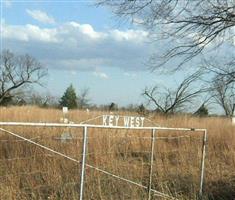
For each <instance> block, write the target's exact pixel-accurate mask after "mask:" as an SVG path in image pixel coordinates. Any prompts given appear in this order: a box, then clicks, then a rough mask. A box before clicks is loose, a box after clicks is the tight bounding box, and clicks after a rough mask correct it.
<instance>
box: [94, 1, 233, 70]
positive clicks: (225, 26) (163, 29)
mask: <svg viewBox="0 0 235 200" xmlns="http://www.w3.org/2000/svg"><path fill="white" fill-rule="evenodd" d="M98 5H104V6H109V7H111V8H112V10H113V12H114V13H115V14H116V15H117V16H119V17H124V18H125V19H131V21H132V22H134V23H139V24H141V25H143V26H144V27H145V28H146V29H147V30H148V31H149V32H150V33H151V35H152V38H153V40H158V39H160V40H165V41H166V42H167V46H168V47H169V48H167V49H166V50H165V51H163V49H161V51H162V52H163V53H162V55H161V58H162V59H161V60H160V62H158V61H159V57H158V56H156V55H154V56H153V57H152V59H151V60H152V64H153V65H154V67H155V68H156V67H158V66H162V65H164V64H166V63H168V62H169V61H170V60H172V59H174V58H177V61H178V63H177V65H175V66H176V69H178V68H179V67H181V66H182V65H183V64H184V63H186V62H188V61H190V60H191V59H192V58H194V57H195V56H197V55H199V54H201V53H203V52H204V50H205V47H207V46H209V45H212V46H213V48H215V47H218V45H219V44H221V43H223V42H224V41H231V39H232V38H233V37H234V32H233V31H234V26H235V2H234V0H193V1H192V0H184V1H179V0H143V1H142V0H119V1H113V0H98Z"/></svg>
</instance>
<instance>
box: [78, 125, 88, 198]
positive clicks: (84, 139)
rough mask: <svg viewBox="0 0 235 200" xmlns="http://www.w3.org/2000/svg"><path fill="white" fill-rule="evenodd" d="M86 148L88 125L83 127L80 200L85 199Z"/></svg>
mask: <svg viewBox="0 0 235 200" xmlns="http://www.w3.org/2000/svg"><path fill="white" fill-rule="evenodd" d="M86 149H87V126H85V127H84V129H83V148H82V164H81V167H82V169H81V182H80V198H79V199H80V200H82V199H83V190H84V179H85V170H86Z"/></svg>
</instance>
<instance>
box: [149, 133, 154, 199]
mask: <svg viewBox="0 0 235 200" xmlns="http://www.w3.org/2000/svg"><path fill="white" fill-rule="evenodd" d="M154 143H155V129H153V130H152V136H151V157H150V166H149V185H148V200H151V189H152V174H153V160H154Z"/></svg>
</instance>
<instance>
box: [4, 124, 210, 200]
mask: <svg viewBox="0 0 235 200" xmlns="http://www.w3.org/2000/svg"><path fill="white" fill-rule="evenodd" d="M0 126H31V127H70V128H83V148H82V160H81V161H79V160H76V159H74V158H71V157H70V156H68V155H65V154H62V153H60V152H57V151H55V150H53V149H51V148H49V147H46V146H43V145H41V144H38V143H36V142H34V141H32V140H30V139H27V138H25V137H23V136H20V135H18V134H16V133H13V132H11V131H8V130H6V129H3V128H0V131H1V132H5V133H8V134H10V135H13V136H15V137H17V138H20V139H22V140H24V141H26V142H29V143H31V144H34V145H37V146H39V147H41V148H43V149H46V150H48V151H50V152H52V153H55V154H57V155H60V156H62V157H65V158H67V159H69V160H72V161H74V162H78V163H80V164H81V181H80V192H79V194H80V195H79V200H83V193H84V180H85V171H86V167H88V168H91V169H94V170H97V171H99V172H101V173H104V174H106V175H109V176H111V177H113V178H116V179H119V180H122V181H125V182H128V183H130V184H133V185H136V186H139V187H141V188H144V189H146V191H147V193H148V200H151V196H152V193H154V194H155V195H157V196H161V197H163V198H166V199H176V198H175V197H172V196H169V195H167V194H164V193H162V192H159V191H157V190H154V189H152V166H153V162H154V145H155V140H156V139H157V138H156V132H157V130H168V131H193V132H203V140H202V154H201V155H202V156H201V168H200V185H199V191H198V196H199V199H202V198H203V183H204V171H205V157H206V145H207V129H195V128H168V127H125V126H103V125H91V124H62V123H30V122H0ZM89 128H105V129H134V130H150V131H151V149H150V151H151V154H150V167H149V181H148V186H144V185H142V184H140V183H137V182H134V181H131V180H129V179H126V178H123V177H120V176H118V175H115V174H112V173H110V172H108V171H105V170H102V169H100V168H98V167H95V166H92V165H89V164H87V163H86V151H87V139H88V129H89Z"/></svg>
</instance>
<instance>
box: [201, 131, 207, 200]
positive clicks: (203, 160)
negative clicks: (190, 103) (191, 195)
mask: <svg viewBox="0 0 235 200" xmlns="http://www.w3.org/2000/svg"><path fill="white" fill-rule="evenodd" d="M206 145H207V130H205V131H204V136H203V144H202V158H201V177H200V189H199V199H200V200H202V198H203V181H204V172H205V157H206Z"/></svg>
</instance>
